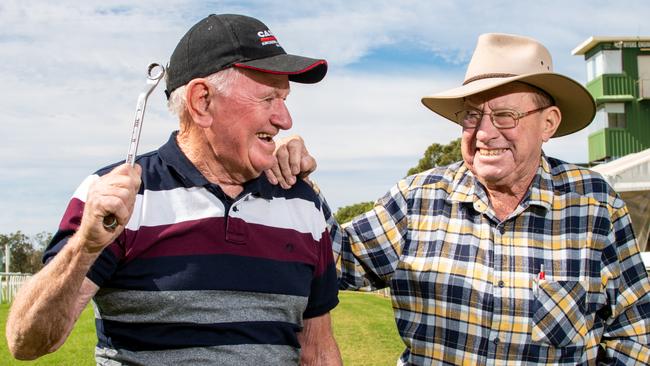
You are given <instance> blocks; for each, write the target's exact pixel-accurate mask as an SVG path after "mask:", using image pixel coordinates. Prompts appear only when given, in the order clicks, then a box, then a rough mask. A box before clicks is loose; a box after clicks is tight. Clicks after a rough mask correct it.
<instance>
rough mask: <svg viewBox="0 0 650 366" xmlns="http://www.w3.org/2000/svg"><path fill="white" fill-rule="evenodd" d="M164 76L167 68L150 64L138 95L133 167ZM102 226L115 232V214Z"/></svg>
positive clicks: (130, 161)
mask: <svg viewBox="0 0 650 366" xmlns="http://www.w3.org/2000/svg"><path fill="white" fill-rule="evenodd" d="M163 75H165V68H164V67H163V66H162V65H161V64H159V63H155V62H154V63H152V64H149V67H148V68H147V85H146V87H145V89H144V90H143V91H142V92H141V93H140V94H139V95H138V104H137V105H136V108H135V120H134V121H133V130H132V131H131V140H130V141H129V151H128V152H127V153H126V163H127V164H129V165H131V166H134V165H135V156H136V154H137V153H138V144H139V143H140V131H142V121H143V119H144V110H145V108H146V107H147V99H148V98H149V95H151V92H153V90H154V89H155V88H156V86H157V85H158V83H159V82H160V80H161V79H162V77H163ZM102 225H104V228H106V229H107V230H109V231H113V230H115V228H116V227H117V218H116V217H115V215H113V214H110V215H108V216H105V217H104V220H103V221H102Z"/></svg>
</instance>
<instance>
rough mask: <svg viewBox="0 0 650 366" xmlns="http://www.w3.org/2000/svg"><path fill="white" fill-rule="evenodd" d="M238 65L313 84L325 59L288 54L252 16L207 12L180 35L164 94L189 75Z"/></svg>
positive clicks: (323, 69)
mask: <svg viewBox="0 0 650 366" xmlns="http://www.w3.org/2000/svg"><path fill="white" fill-rule="evenodd" d="M229 67H241V68H246V69H252V70H257V71H262V72H267V73H271V74H281V75H288V76H289V80H291V81H295V82H298V83H306V84H313V83H317V82H319V81H321V80H322V79H323V77H325V74H326V73H327V61H325V60H319V59H313V58H308V57H303V56H296V55H289V54H287V53H286V52H285V51H284V49H283V48H282V47H281V46H280V43H278V40H277V39H276V38H275V36H274V35H273V33H271V31H270V30H269V28H268V27H267V26H266V25H264V23H262V22H260V21H259V20H257V19H255V18H251V17H248V16H244V15H237V14H219V15H215V14H211V15H209V16H207V17H206V18H204V19H202V20H201V21H199V22H198V23H196V24H195V25H194V26H193V27H192V28H190V30H189V31H187V33H185V35H184V36H183V38H181V40H180V41H179V42H178V45H177V46H176V49H174V53H172V57H171V58H170V60H169V64H168V65H167V79H166V81H167V89H166V90H165V94H167V98H169V95H170V94H171V92H172V91H174V89H176V88H178V87H180V86H183V85H185V84H187V83H188V82H190V81H191V80H192V79H195V78H200V77H205V76H208V75H210V74H213V73H215V72H217V71H220V70H223V69H226V68H229Z"/></svg>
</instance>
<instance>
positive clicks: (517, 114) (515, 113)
mask: <svg viewBox="0 0 650 366" xmlns="http://www.w3.org/2000/svg"><path fill="white" fill-rule="evenodd" d="M549 107H553V104H549V105H547V106H545V107H540V108H537V109H532V110H530V111H527V112H518V111H515V110H512V109H499V110H496V111H494V110H493V111H492V112H490V113H485V112H483V111H479V110H478V109H463V110H460V111H458V112H456V113H454V115H455V116H456V122H457V123H458V124H459V125H461V126H462V127H463V128H476V127H478V126H479V125H480V124H481V121H482V120H483V117H484V116H485V115H488V116H490V122H492V126H494V127H495V128H498V129H499V130H509V129H512V128H515V127H517V125H518V124H519V120H520V119H522V118H524V117H527V116H530V115H531V114H534V113H537V112H541V111H543V110H544V109H547V108H549ZM463 112H476V113H477V114H478V115H479V118H478V120H477V121H476V124H475V125H474V126H471V127H467V126H465V124H463V122H462V121H459V116H458V115H459V114H460V113H463ZM501 112H510V113H512V119H513V121H514V124H513V125H512V126H510V127H499V126H497V124H496V122H495V121H494V113H501Z"/></svg>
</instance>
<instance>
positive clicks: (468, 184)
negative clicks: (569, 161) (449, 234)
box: [447, 153, 554, 214]
mask: <svg viewBox="0 0 650 366" xmlns="http://www.w3.org/2000/svg"><path fill="white" fill-rule="evenodd" d="M553 187H554V184H553V176H552V174H551V169H550V165H549V163H548V160H547V158H546V156H545V155H544V154H543V153H542V156H541V158H540V164H539V167H538V168H537V173H536V174H535V177H534V178H533V181H532V183H531V185H530V188H529V189H528V193H527V194H526V196H525V197H524V199H523V200H522V201H521V202H520V203H519V206H518V207H517V209H516V210H515V214H517V213H519V212H521V211H523V210H525V209H526V208H527V207H528V206H530V205H535V206H540V207H543V208H545V209H546V210H550V209H551V207H552V206H553V196H554V189H553ZM447 200H448V201H450V202H459V203H468V204H472V205H473V206H474V209H475V210H476V211H477V212H479V213H482V214H485V213H487V212H488V211H489V210H491V209H490V201H489V198H488V196H487V193H486V192H485V189H484V188H483V185H482V184H481V183H480V182H479V181H478V179H476V177H475V176H474V174H473V173H472V172H471V171H470V170H469V169H468V168H467V166H466V165H465V164H462V165H461V167H460V169H458V170H456V173H455V174H454V175H453V181H452V187H451V194H449V196H448V198H447Z"/></svg>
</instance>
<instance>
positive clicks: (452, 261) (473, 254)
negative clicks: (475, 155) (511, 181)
mask: <svg viewBox="0 0 650 366" xmlns="http://www.w3.org/2000/svg"><path fill="white" fill-rule="evenodd" d="M325 211H326V214H329V209H326V210H325ZM329 224H330V233H331V235H332V238H333V242H334V251H335V256H336V258H337V266H338V270H339V275H340V287H341V288H342V289H363V288H365V289H367V288H382V287H386V286H389V287H390V289H391V296H392V302H393V308H394V312H395V318H396V322H397V327H398V330H399V332H400V335H401V337H402V339H403V341H404V343H405V345H406V350H405V351H404V353H403V354H402V356H401V358H400V362H401V363H402V364H408V365H411V364H413V365H485V364H496V365H524V364H526V365H577V364H580V365H582V364H585V365H595V364H597V363H599V362H602V363H603V364H620V365H634V364H640V365H648V364H650V347H649V346H648V344H649V343H650V281H648V277H647V274H646V272H645V269H644V266H643V263H642V261H641V257H640V255H639V250H638V246H637V244H636V241H635V238H634V233H633V232H632V227H631V223H630V218H629V215H628V213H627V209H626V207H625V204H624V202H623V201H622V200H621V199H620V198H619V197H618V196H617V195H616V193H615V192H614V191H613V190H612V189H611V188H610V187H609V186H608V185H607V184H606V182H605V181H604V180H603V179H602V177H600V176H599V175H598V174H596V173H593V172H591V171H589V170H587V169H584V168H580V167H577V166H574V165H570V164H567V163H564V162H561V161H559V160H555V159H552V158H547V157H545V156H542V158H541V160H540V166H539V169H538V172H537V175H536V177H535V178H534V180H533V182H532V184H531V188H530V190H529V192H528V195H527V196H526V197H525V198H524V199H523V200H522V202H521V203H520V204H519V206H518V207H517V208H516V210H515V211H514V212H513V213H512V214H511V215H510V216H509V217H507V218H506V219H505V220H503V221H500V220H498V219H497V218H496V216H495V214H494V212H493V210H492V208H491V206H490V203H489V200H488V198H487V195H486V193H485V191H484V189H483V187H482V186H481V184H480V183H478V182H477V180H476V179H475V178H474V176H473V175H472V173H471V172H470V171H469V170H468V169H466V167H464V165H463V164H462V163H456V164H454V165H451V166H448V167H441V168H435V169H433V170H430V171H427V172H424V173H420V174H417V175H414V176H410V177H407V178H405V179H404V180H402V181H400V182H399V183H397V185H395V186H394V187H393V188H392V189H391V190H390V191H389V192H388V193H387V194H386V195H385V196H384V197H383V198H381V199H379V200H378V201H377V203H376V205H375V207H374V209H373V210H372V211H370V212H368V213H366V214H364V215H361V216H359V217H357V218H356V219H355V220H353V221H352V222H351V223H348V224H346V225H344V226H343V228H342V227H340V226H338V224H337V223H336V222H335V221H334V219H333V218H332V217H331V215H330V218H329ZM542 265H543V266H544V269H545V273H546V276H545V279H544V280H543V281H538V280H537V277H538V273H539V271H540V269H541V266H542Z"/></svg>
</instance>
